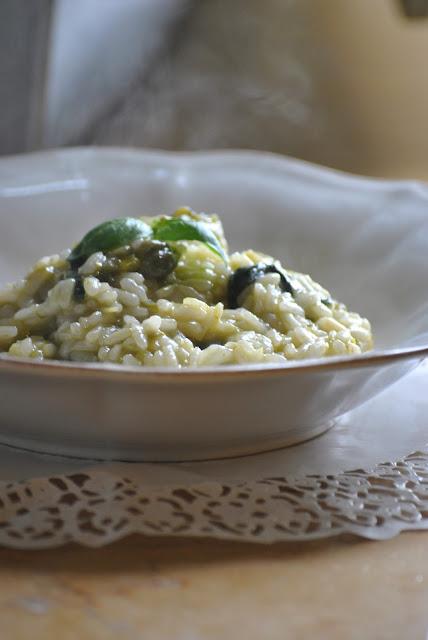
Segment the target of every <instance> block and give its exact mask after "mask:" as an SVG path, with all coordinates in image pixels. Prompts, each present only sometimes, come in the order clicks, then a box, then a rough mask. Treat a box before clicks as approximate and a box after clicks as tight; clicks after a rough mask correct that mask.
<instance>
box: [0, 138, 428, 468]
mask: <svg viewBox="0 0 428 640" xmlns="http://www.w3.org/2000/svg"><path fill="white" fill-rule="evenodd" d="M182 204H188V205H190V206H192V207H193V208H194V209H196V210H205V211H215V212H218V213H220V214H221V216H222V219H223V221H224V225H225V228H226V233H227V236H228V238H229V239H230V243H231V246H232V248H233V249H239V248H245V247H249V246H254V247H257V248H258V249H259V250H260V251H264V252H266V253H269V254H271V255H274V256H275V257H278V258H279V259H281V260H282V261H283V263H284V264H287V265H288V266H289V267H290V268H292V269H295V270H297V271H303V272H308V273H310V274H311V275H312V276H313V277H314V278H315V279H317V280H318V281H320V282H322V283H323V284H325V286H326V287H327V288H328V289H329V290H330V291H331V292H332V294H333V295H334V296H335V297H336V298H337V299H339V300H342V301H343V302H345V304H347V305H349V307H350V308H355V309H358V311H359V312H360V313H361V314H362V315H364V316H366V317H368V318H369V319H370V320H371V322H372V325H373V332H374V336H375V340H376V349H375V351H373V352H371V353H368V354H365V355H363V356H357V357H335V358H328V359H321V360H307V361H303V362H299V363H296V362H290V364H287V365H283V366H274V365H271V366H252V367H250V366H240V367H233V368H232V367H228V368H226V367H218V368H215V369H202V370H201V369H199V370H192V369H189V370H186V371H184V370H181V371H171V370H162V369H156V370H155V369H146V370H141V369H137V368H130V367H121V366H120V367H118V366H114V365H110V366H106V365H89V364H86V365H85V364H72V363H63V362H61V363H59V362H58V363H56V362H52V363H37V362H31V361H28V360H18V359H11V358H1V359H0V403H1V407H2V410H1V415H0V441H1V442H3V443H7V444H12V445H15V446H20V447H25V448H30V449H34V450H38V451H46V452H51V453H62V454H69V455H76V456H81V457H88V458H94V457H98V458H105V459H127V460H192V459H205V458H215V457H223V456H231V455H243V454H246V453H253V452H256V451H262V450H268V449H273V448H275V447H280V446H284V445H289V444H295V443H297V442H300V441H303V440H306V439H308V438H310V437H313V436H314V435H317V434H320V433H322V432H323V431H325V430H326V429H327V428H328V427H329V426H331V425H332V424H333V422H334V419H335V418H337V417H338V416H340V415H342V414H344V413H345V412H347V411H349V410H351V409H353V408H355V407H356V406H358V405H360V404H362V403H363V402H365V401H366V400H368V399H369V398H371V397H373V396H374V395H376V394H377V393H378V392H379V391H381V390H382V389H384V388H386V387H387V386H388V385H390V384H392V383H393V382H394V381H395V380H397V379H398V378H400V377H402V376H403V375H404V374H406V373H407V372H408V371H410V370H411V369H412V368H413V367H414V366H416V365H417V364H418V363H419V362H421V361H422V360H423V359H424V358H425V357H426V356H427V355H428V279H427V277H426V273H427V266H428V188H427V187H425V186H424V185H421V184H418V183H410V182H387V181H376V180H369V179H364V178H357V177H352V176H348V175H346V174H341V173H337V172H333V171H329V170H327V169H321V168H319V167H315V166H311V165H308V164H306V163H302V162H298V161H295V160H290V159H287V158H281V157H278V156H274V155H269V154H261V153H249V152H214V153H189V154H174V153H163V152H153V151H128V150H118V149H74V150H65V151H52V152H45V153H40V154H30V155H26V156H17V157H13V158H5V159H2V160H0V250H1V253H0V285H2V284H4V283H5V282H7V281H8V280H13V279H16V278H19V276H20V275H23V274H24V273H25V272H26V270H27V269H28V268H29V267H30V266H31V264H32V263H34V262H35V261H36V260H37V259H38V258H39V257H40V256H42V255H49V254H51V253H55V252H57V251H58V250H60V249H62V248H64V247H67V246H69V245H70V243H71V242H73V241H74V240H77V239H79V238H80V237H81V236H82V235H83V234H84V233H85V231H87V229H88V228H90V227H91V226H94V225H95V224H97V223H99V222H101V221H103V220H105V219H107V218H111V217H116V216H118V215H120V216H127V215H129V216H134V215H135V216H137V215H141V214H145V213H149V214H153V215H154V214H158V213H168V212H171V211H173V210H174V209H175V208H176V207H177V206H179V205H182Z"/></svg>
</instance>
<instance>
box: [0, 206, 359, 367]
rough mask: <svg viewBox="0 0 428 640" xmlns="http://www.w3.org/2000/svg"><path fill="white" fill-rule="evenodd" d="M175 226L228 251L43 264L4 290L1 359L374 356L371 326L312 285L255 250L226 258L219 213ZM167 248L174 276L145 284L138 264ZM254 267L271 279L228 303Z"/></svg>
mask: <svg viewBox="0 0 428 640" xmlns="http://www.w3.org/2000/svg"><path fill="white" fill-rule="evenodd" d="M172 219H183V220H184V219H191V220H193V221H196V222H197V223H198V224H202V225H206V226H207V228H208V229H210V230H211V232H213V233H214V234H215V237H216V239H217V241H218V243H219V247H221V248H222V252H223V251H224V254H223V253H222V255H219V254H218V253H216V252H215V251H213V250H212V247H211V246H208V245H207V244H206V243H204V242H202V241H198V240H194V239H192V240H187V241H186V240H177V241H168V242H166V243H162V246H161V243H160V242H154V243H152V244H150V243H151V242H152V241H151V240H150V241H147V240H143V241H141V240H139V239H137V240H136V241H133V242H130V243H129V244H126V245H124V246H119V247H116V248H114V250H111V251H106V250H104V251H102V250H99V251H93V252H92V253H91V254H90V255H88V256H86V255H85V256H84V258H85V259H84V260H83V259H81V260H80V263H79V264H78V266H76V264H74V268H73V261H72V260H71V257H72V256H73V254H72V253H71V252H70V251H65V252H63V253H61V254H59V255H53V256H50V257H45V258H42V259H41V260H39V261H38V262H37V263H36V264H35V266H34V267H33V268H32V270H31V271H30V272H29V273H28V274H27V276H26V277H25V278H23V279H22V280H20V281H18V282H16V283H14V284H11V285H8V286H7V287H6V288H4V289H3V290H0V352H3V353H6V354H9V355H10V356H14V357H25V358H33V359H37V360H47V359H56V360H69V361H79V362H110V363H117V364H123V365H132V366H134V365H135V366H150V367H203V366H213V365H233V364H244V363H245V364H252V363H272V362H273V363H284V362H286V361H288V360H299V359H303V358H322V357H325V356H335V355H353V354H360V353H362V352H364V351H367V350H369V349H371V348H372V333H371V328H370V323H369V321H368V320H366V319H365V318H362V317H361V316H359V315H358V314H357V313H355V312H351V311H348V310H347V308H346V307H345V305H344V304H342V303H340V302H338V301H336V300H334V299H333V298H332V297H331V295H330V293H329V292H328V291H327V290H326V289H324V288H323V287H321V286H320V285H319V284H317V283H316V282H314V281H313V280H312V279H311V278H310V276H308V275H304V274H301V273H296V272H294V271H291V270H289V269H287V268H284V267H282V266H281V265H280V264H279V262H278V261H275V260H274V259H273V258H271V257H269V256H266V255H262V254H260V253H257V252H255V251H253V250H248V251H244V252H239V253H233V254H231V255H227V253H226V252H227V245H226V242H225V240H224V236H223V231H222V228H221V225H220V223H219V221H218V219H217V218H216V217H215V216H202V215H198V214H195V213H194V212H191V211H190V210H188V209H180V210H178V211H177V212H176V213H175V214H174V215H173V216H172ZM146 220H147V219H146ZM149 222H150V220H149ZM142 243H145V244H144V247H143V249H144V251H146V253H145V254H142V253H141V246H142ZM152 245H153V247H154V249H153V247H152ZM147 247H148V249H147ZM165 247H166V249H165V251H166V252H167V253H168V252H169V251H170V249H171V251H170V254H171V255H172V256H175V257H174V259H175V261H176V262H175V263H174V268H173V269H172V270H171V267H169V269H170V271H169V272H168V273H166V274H164V275H161V276H158V277H151V276H150V273H149V275H147V273H146V271H147V269H146V271H145V269H144V268H143V269H142V268H141V265H143V267H144V261H143V262H142V261H141V260H140V262H139V261H138V260H139V258H136V255H138V252H139V255H143V258H144V256H145V255H148V254H147V251H148V250H150V251H152V249H153V250H154V251H155V252H156V251H159V250H160V249H162V248H165ZM168 256H169V254H168ZM168 256H167V257H168ZM169 257H170V256H169ZM142 260H143V259H142ZM109 261H110V262H109ZM106 265H107V266H106ZM254 265H262V266H263V269H264V271H263V269H262V270H261V272H260V273H259V274H258V275H257V277H255V278H254V281H252V282H250V284H248V286H246V287H244V288H243V289H242V290H241V291H238V294H239V295H238V296H237V301H236V304H234V305H231V304H230V292H231V282H232V278H233V274H235V273H236V272H237V270H238V269H240V270H241V271H240V272H238V273H240V274H242V275H243V277H244V279H245V277H246V276H247V275H248V274H250V275H251V274H253V272H254V269H253V270H251V269H252V267H254ZM142 271H145V275H143V273H142ZM284 283H285V284H286V287H288V289H289V290H287V289H286V288H285V287H284ZM231 307H234V308H231Z"/></svg>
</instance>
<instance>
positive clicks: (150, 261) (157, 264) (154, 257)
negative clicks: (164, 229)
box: [135, 240, 178, 280]
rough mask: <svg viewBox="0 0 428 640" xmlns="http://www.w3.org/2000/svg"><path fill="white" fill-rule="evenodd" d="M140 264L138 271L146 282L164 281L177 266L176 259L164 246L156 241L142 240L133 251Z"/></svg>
mask: <svg viewBox="0 0 428 640" xmlns="http://www.w3.org/2000/svg"><path fill="white" fill-rule="evenodd" d="M135 255H136V257H137V258H138V259H139V261H140V264H139V267H138V271H139V272H140V273H142V274H143V276H144V277H145V278H147V279H148V280H164V279H165V278H166V277H167V276H168V275H169V274H170V273H171V272H172V271H174V269H175V267H176V266H177V262H178V257H177V256H176V255H175V253H174V252H173V251H172V249H170V247H169V246H168V245H167V244H166V242H160V241H158V240H143V242H142V243H141V244H140V246H139V247H137V248H136V249H135Z"/></svg>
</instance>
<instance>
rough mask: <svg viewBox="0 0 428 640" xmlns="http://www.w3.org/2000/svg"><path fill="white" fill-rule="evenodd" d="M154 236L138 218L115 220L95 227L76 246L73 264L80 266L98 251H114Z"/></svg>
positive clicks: (71, 255) (70, 257)
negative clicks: (135, 241)
mask: <svg viewBox="0 0 428 640" xmlns="http://www.w3.org/2000/svg"><path fill="white" fill-rule="evenodd" d="M151 235H152V230H151V228H150V226H149V225H148V224H147V223H146V222H143V221H142V220H138V218H114V219H113V220H107V222H103V223H101V224H99V225H98V226H96V227H94V228H93V229H91V230H90V231H88V233H87V234H86V235H85V237H84V238H83V239H82V240H81V241H80V242H79V244H78V245H76V246H75V247H74V249H73V251H72V252H71V254H70V256H69V258H68V259H69V262H70V263H71V264H75V265H80V264H83V263H84V262H85V260H86V259H87V258H89V256H90V255H91V254H93V253H95V252H96V251H104V252H105V251H113V249H118V248H119V247H123V246H124V245H127V244H131V242H134V240H139V239H140V238H141V239H142V238H149V237H150V236H151Z"/></svg>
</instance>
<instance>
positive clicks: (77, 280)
mask: <svg viewBox="0 0 428 640" xmlns="http://www.w3.org/2000/svg"><path fill="white" fill-rule="evenodd" d="M73 278H74V299H75V300H76V301H77V302H82V301H83V300H84V298H85V288H84V286H83V278H82V276H79V275H77V274H75V275H73Z"/></svg>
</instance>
